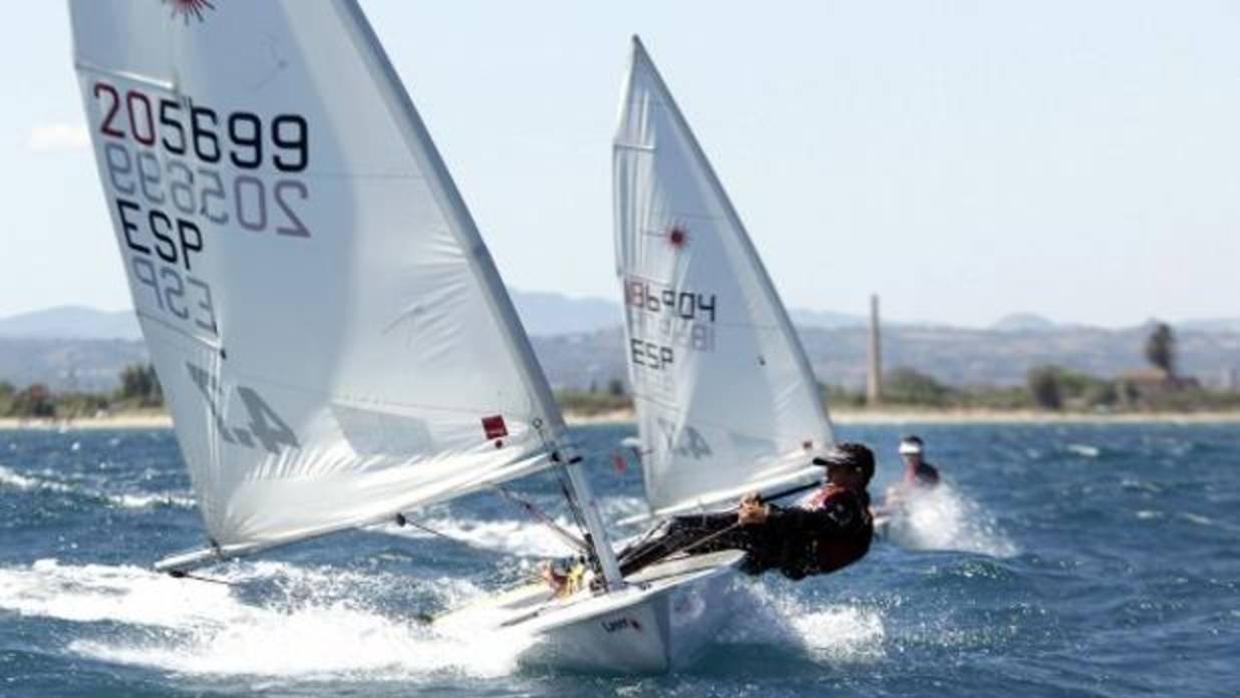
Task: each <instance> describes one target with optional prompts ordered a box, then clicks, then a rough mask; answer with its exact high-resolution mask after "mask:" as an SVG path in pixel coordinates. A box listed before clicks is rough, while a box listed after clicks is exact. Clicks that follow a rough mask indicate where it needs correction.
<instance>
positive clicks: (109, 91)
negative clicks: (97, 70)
mask: <svg viewBox="0 0 1240 698" xmlns="http://www.w3.org/2000/svg"><path fill="white" fill-rule="evenodd" d="M93 92H94V96H95V99H96V100H98V102H99V109H100V111H101V112H102V118H101V120H100V123H99V132H100V133H101V134H103V135H104V136H107V137H108V138H113V139H117V140H126V139H133V140H134V141H137V142H138V143H140V144H142V145H145V146H148V147H157V146H158V147H160V148H162V149H163V150H165V151H167V152H168V153H169V154H171V155H176V156H185V155H188V154H192V155H194V156H195V157H196V158H197V159H198V160H199V161H200V162H205V163H217V162H220V161H221V160H224V159H225V155H227V161H228V162H230V163H232V164H233V165H234V166H235V167H238V168H241V169H258V168H260V167H262V166H263V163H264V162H265V161H270V164H271V165H272V166H273V167H275V169H277V170H279V171H280V172H301V171H302V170H304V169H306V166H307V165H308V164H309V162H310V131H309V129H308V128H307V125H306V119H305V117H303V116H301V115H300V114H279V115H276V116H275V117H273V118H272V119H270V120H269V121H268V122H267V123H266V124H264V123H263V119H262V117H260V116H259V115H258V114H254V113H251V112H246V111H236V112H231V113H224V114H220V113H219V112H217V111H216V110H214V109H211V108H210V107H206V106H195V105H194V104H192V103H189V101H188V100H185V102H182V101H178V100H175V99H169V98H167V97H157V98H151V97H150V96H148V95H147V94H146V93H145V92H142V91H141V90H133V89H130V90H126V91H125V93H124V94H121V91H120V90H118V89H117V88H116V87H115V86H113V85H111V84H109V83H106V82H96V83H95V84H94V88H93Z"/></svg>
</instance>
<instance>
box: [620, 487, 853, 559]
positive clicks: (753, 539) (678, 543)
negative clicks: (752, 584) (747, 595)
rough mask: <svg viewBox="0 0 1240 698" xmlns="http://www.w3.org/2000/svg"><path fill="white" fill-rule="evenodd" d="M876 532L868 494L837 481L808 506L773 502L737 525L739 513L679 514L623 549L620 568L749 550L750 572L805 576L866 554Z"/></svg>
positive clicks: (817, 495)
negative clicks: (764, 512) (661, 530)
mask: <svg viewBox="0 0 1240 698" xmlns="http://www.w3.org/2000/svg"><path fill="white" fill-rule="evenodd" d="M712 535H713V536H714V537H713V538H709V539H708V537H709V536H712ZM873 535H874V525H873V521H872V520H871V517H870V498H869V495H867V494H866V493H865V492H864V491H863V492H859V493H858V492H854V491H852V490H849V489H846V488H843V487H836V486H833V485H832V486H828V487H826V488H824V489H823V490H822V491H820V492H819V493H818V494H816V495H815V496H814V497H812V498H811V499H810V502H809V503H808V504H807V506H806V507H803V508H802V507H794V508H789V509H780V508H777V507H774V506H772V507H771V513H770V515H769V516H768V517H767V518H766V520H765V521H763V522H761V523H753V524H748V525H743V526H742V525H737V515H736V513H735V512H728V513H721V514H703V515H698V516H678V517H676V518H675V519H672V521H671V523H670V524H669V525H668V529H667V532H666V533H665V534H664V535H662V536H660V537H658V538H655V539H654V540H650V541H646V542H644V543H641V544H638V545H637V546H636V547H634V548H633V549H631V550H628V551H626V552H624V553H623V554H622V555H621V559H620V571H621V572H623V573H624V574H626V575H628V574H630V573H632V572H635V571H637V570H639V569H641V568H643V567H645V566H647V565H649V564H651V563H653V562H657V561H658V560H661V559H663V558H664V557H667V556H669V555H672V554H674V553H677V552H681V551H685V550H686V549H687V553H688V554H690V555H696V554H701V553H707V552H715V551H718V550H744V551H745V552H746V553H748V555H746V556H745V562H744V564H743V567H742V569H744V570H745V571H746V572H748V573H749V574H762V573H763V572H766V571H767V570H771V569H778V570H779V571H780V572H781V573H783V574H784V576H786V577H788V578H790V579H801V578H803V577H806V576H808V575H814V574H826V573H828V572H834V571H835V570H838V569H840V568H841V567H844V566H846V565H849V564H851V563H853V562H855V561H857V560H859V559H861V558H862V557H863V556H864V555H865V554H866V552H867V551H868V550H869V549H870V540H871V538H873ZM699 541H700V542H699Z"/></svg>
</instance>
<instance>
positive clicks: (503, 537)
mask: <svg viewBox="0 0 1240 698" xmlns="http://www.w3.org/2000/svg"><path fill="white" fill-rule="evenodd" d="M411 520H412V521H414V522H415V523H417V524H419V525H421V526H425V527H426V528H427V529H430V530H431V531H435V532H436V533H440V534H443V535H444V536H447V537H449V538H451V539H453V540H456V541H459V542H461V543H464V544H466V545H469V546H471V547H474V548H479V549H482V550H488V551H491V552H495V553H502V554H507V555H516V556H519V557H540V558H546V557H562V556H565V555H570V554H572V552H573V549H572V548H571V547H570V546H569V545H568V543H567V542H566V541H564V540H563V539H562V538H560V537H559V536H558V535H556V534H555V533H554V532H553V531H552V530H551V529H550V528H549V527H548V526H546V525H545V524H542V523H538V522H536V521H531V520H520V521H517V520H510V519H500V520H491V521H477V520H472V519H464V520H462V519H455V518H452V517H447V516H432V517H428V518H415V519H411ZM557 523H558V524H559V525H560V526H562V527H564V528H566V529H567V530H569V531H571V530H573V528H574V527H573V526H572V525H571V524H569V522H568V521H567V520H564V519H561V520H559V521H557ZM378 530H379V531H380V532H382V533H389V534H392V535H397V536H403V537H407V538H436V537H438V536H436V535H435V534H434V533H430V532H429V531H426V530H422V529H419V528H417V527H415V526H405V527H401V526H397V525H396V524H389V525H385V526H383V527H382V528H379V529H378Z"/></svg>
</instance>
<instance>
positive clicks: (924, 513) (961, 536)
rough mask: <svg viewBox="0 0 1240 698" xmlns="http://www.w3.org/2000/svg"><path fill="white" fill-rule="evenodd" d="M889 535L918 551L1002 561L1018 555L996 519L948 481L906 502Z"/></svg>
mask: <svg viewBox="0 0 1240 698" xmlns="http://www.w3.org/2000/svg"><path fill="white" fill-rule="evenodd" d="M887 536H888V537H889V538H890V539H891V540H892V541H894V542H895V543H897V544H899V545H901V546H904V547H906V548H911V549H914V550H957V551H961V552H972V553H982V554H984V555H990V556H992V557H1001V558H1006V557H1012V556H1013V555H1016V554H1017V552H1018V550H1017V548H1016V546H1015V545H1014V544H1013V543H1012V542H1011V541H1010V540H1008V538H1007V536H1006V535H1005V534H1004V532H1003V530H1002V529H1001V528H1000V527H999V525H998V523H997V522H995V520H994V518H993V517H991V516H990V515H989V514H987V513H986V512H985V511H984V510H983V509H982V507H981V506H980V505H978V504H977V503H976V502H974V501H973V500H971V499H969V498H968V497H966V496H965V495H964V494H962V493H960V492H957V491H956V490H955V488H953V487H952V486H951V485H950V484H949V483H946V482H944V483H940V484H939V485H938V486H937V487H935V488H933V489H929V490H919V491H917V493H916V494H915V495H914V496H911V497H909V498H908V499H906V500H905V501H904V502H903V504H902V506H901V508H900V509H899V510H898V511H897V512H896V514H895V515H893V516H892V519H891V523H890V525H889V526H888V528H887Z"/></svg>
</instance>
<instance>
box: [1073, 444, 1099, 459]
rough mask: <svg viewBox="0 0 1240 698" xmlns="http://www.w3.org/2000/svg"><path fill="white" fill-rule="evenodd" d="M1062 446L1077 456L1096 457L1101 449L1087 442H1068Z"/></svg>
mask: <svg viewBox="0 0 1240 698" xmlns="http://www.w3.org/2000/svg"><path fill="white" fill-rule="evenodd" d="M1064 448H1066V449H1067V450H1068V451H1069V452H1071V453H1075V454H1076V455H1078V456H1084V457H1085V458H1097V457H1098V456H1099V455H1100V454H1101V453H1102V449H1100V448H1098V447H1097V446H1090V445H1088V444H1068V445H1067V446H1065V447H1064Z"/></svg>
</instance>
